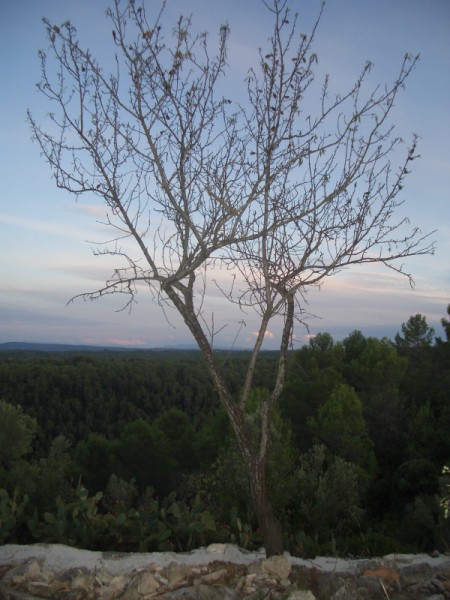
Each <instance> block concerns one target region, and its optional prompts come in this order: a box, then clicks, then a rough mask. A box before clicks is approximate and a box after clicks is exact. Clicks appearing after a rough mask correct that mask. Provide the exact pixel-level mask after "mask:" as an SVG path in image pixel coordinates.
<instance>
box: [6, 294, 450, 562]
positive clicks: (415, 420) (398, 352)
mask: <svg viewBox="0 0 450 600" xmlns="http://www.w3.org/2000/svg"><path fill="white" fill-rule="evenodd" d="M448 311H449V314H450V306H449V309H448ZM442 324H443V326H444V330H445V335H446V339H445V340H443V339H440V338H435V337H434V332H433V330H432V329H431V328H430V327H428V325H427V323H426V320H425V318H424V317H422V316H421V315H416V316H414V317H411V318H410V319H409V320H408V321H407V322H406V323H404V324H403V326H402V329H401V332H400V333H399V334H398V335H397V336H396V339H395V342H391V341H389V340H387V339H382V340H379V339H376V338H366V337H364V336H363V335H362V334H361V332H359V331H354V332H353V333H351V334H350V335H349V336H348V337H347V338H345V339H344V340H343V342H335V341H334V340H333V338H332V337H331V336H330V335H329V334H327V333H323V334H319V335H318V336H316V337H315V338H314V339H312V340H311V341H310V343H309V345H308V346H305V347H303V348H301V349H300V350H298V351H295V352H293V353H292V355H291V357H290V362H289V372H288V378H287V384H286V387H285V390H284V394H283V397H282V399H281V402H280V408H279V411H278V413H277V414H276V415H275V418H274V422H273V436H274V443H273V445H272V452H271V459H270V464H269V480H270V486H271V495H272V500H273V503H274V506H275V507H276V510H277V514H278V515H280V516H281V519H282V524H283V530H284V535H285V544H286V548H287V549H288V550H290V551H291V552H292V553H294V554H297V555H301V556H310V555H314V554H316V553H327V554H330V553H334V554H353V555H358V556H361V555H372V554H383V553H387V552H394V551H411V552H416V551H431V550H434V549H436V548H437V549H440V550H448V546H449V540H450V536H449V533H450V530H449V527H448V521H447V520H446V518H445V516H446V510H447V512H448V500H447V501H446V499H445V498H446V484H447V483H448V481H446V477H448V469H446V466H447V465H448V464H449V462H450V461H449V458H450V405H449V402H448V399H449V397H448V390H449V389H450V323H449V321H448V320H447V319H443V320H442ZM247 358H248V355H247V353H246V352H232V353H223V355H222V356H221V360H222V362H223V364H224V366H225V369H226V373H227V377H228V380H229V381H230V385H231V386H232V388H234V389H235V390H238V389H239V387H240V385H241V383H242V376H243V373H244V372H245V368H246V361H247ZM275 369H276V354H271V353H265V354H263V356H262V358H261V360H260V364H259V367H258V373H257V376H256V384H257V387H256V388H255V389H254V391H253V392H252V398H251V402H250V403H249V407H248V409H247V418H248V421H249V423H250V425H251V427H252V431H253V435H255V436H258V435H259V432H258V426H257V423H258V419H257V415H258V410H259V407H260V402H261V398H263V397H264V390H265V388H266V387H270V385H271V382H272V379H273V377H274V373H275ZM0 398H2V401H1V402H0V488H1V489H0V543H6V542H19V543H31V542H34V541H48V542H61V543H66V544H71V545H76V546H80V547H84V548H90V549H105V550H106V549H114V550H126V551H153V550H176V551H182V550H189V549H192V548H194V547H197V546H199V545H204V544H207V543H210V542H213V541H222V542H234V543H238V544H240V545H241V546H243V547H247V548H255V547H258V546H259V545H260V544H261V537H260V535H259V532H258V530H257V527H256V521H255V515H254V514H253V512H252V509H251V503H250V502H249V497H248V490H247V481H246V476H245V473H244V471H243V469H242V467H241V466H240V460H239V453H238V450H237V447H236V445H235V442H234V438H233V435H232V434H231V431H230V429H229V426H228V422H227V417H226V415H225V414H224V411H223V409H222V408H221V406H220V404H219V402H218V399H217V397H216V395H215V393H214V390H213V388H212V385H211V384H210V382H209V378H208V374H207V371H206V369H205V367H204V365H203V362H202V360H201V357H200V354H199V353H196V352H178V353H176V352H173V353H172V352H132V353H112V352H103V353H101V352H100V353H87V352H84V353H55V354H45V353H26V352H20V353H6V352H5V353H3V354H1V355H0ZM443 470H444V473H443ZM445 471H446V472H445ZM442 499H443V500H442ZM441 504H442V506H441Z"/></svg>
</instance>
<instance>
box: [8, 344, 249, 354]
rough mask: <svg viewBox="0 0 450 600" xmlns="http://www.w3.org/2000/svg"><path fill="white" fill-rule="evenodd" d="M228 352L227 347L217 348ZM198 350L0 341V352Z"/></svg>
mask: <svg viewBox="0 0 450 600" xmlns="http://www.w3.org/2000/svg"><path fill="white" fill-rule="evenodd" d="M217 350H219V351H224V352H225V351H226V352H230V349H229V348H217ZM2 351H4V352H23V351H25V352H199V349H198V348H197V346H196V345H195V344H178V345H176V344H174V345H173V346H165V347H154V348H143V347H135V346H88V345H83V344H49V343H35V342H4V343H0V352H2ZM234 351H235V352H246V351H247V350H245V349H244V348H235V349H234Z"/></svg>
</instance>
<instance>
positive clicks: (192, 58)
mask: <svg viewBox="0 0 450 600" xmlns="http://www.w3.org/2000/svg"><path fill="white" fill-rule="evenodd" d="M262 1H263V3H264V5H265V8H266V9H267V10H269V11H270V12H271V14H272V17H273V31H272V34H271V37H270V38H269V41H268V47H267V49H266V50H260V53H259V64H258V65H257V66H255V67H254V68H250V69H249V71H248V75H247V77H246V80H245V82H244V85H243V92H244V93H243V94H242V97H245V98H246V99H245V100H242V99H241V100H240V102H235V101H232V100H231V99H229V98H227V97H224V96H223V94H222V93H220V90H221V89H224V88H223V83H222V82H223V78H224V76H225V75H226V74H227V72H228V71H227V68H228V65H227V46H228V41H229V33H230V32H229V28H228V26H227V25H223V26H221V27H220V31H219V36H218V43H217V49H216V51H215V52H214V55H213V56H212V55H211V53H210V51H209V50H208V47H209V46H208V39H207V36H206V34H203V33H201V34H198V35H196V34H194V33H193V31H192V27H191V19H190V18H186V17H180V19H179V20H178V22H177V23H176V26H175V28H174V29H173V30H169V34H168V35H165V34H164V29H163V26H162V24H163V16H164V15H163V10H161V12H160V13H159V14H156V15H151V16H150V15H148V14H147V13H146V10H145V3H144V2H143V1H142V0H114V6H113V7H112V8H111V10H109V11H108V17H109V19H110V21H111V23H112V39H111V43H112V44H113V49H114V52H113V53H112V56H113V57H114V60H113V61H112V65H113V66H112V68H111V69H110V70H109V72H107V71H106V70H103V69H102V68H101V67H100V65H99V63H98V62H97V60H96V59H95V58H94V57H93V56H92V54H91V53H90V51H88V50H84V49H82V48H81V46H80V45H79V42H78V38H77V33H76V30H75V28H74V27H73V25H72V24H71V23H69V22H66V23H64V24H62V25H59V26H58V25H55V24H52V23H50V22H49V21H48V20H45V21H44V22H45V25H46V30H47V34H48V40H49V50H48V51H47V52H41V53H40V58H41V63H42V79H41V82H40V83H39V84H38V85H39V89H40V91H41V92H42V94H44V95H45V96H46V97H47V99H48V101H49V105H50V106H51V112H50V114H49V122H48V124H47V125H46V126H45V128H43V127H41V126H40V125H39V124H38V123H37V121H36V120H35V119H34V118H33V117H32V116H31V114H29V121H30V123H31V127H32V130H33V134H34V137H35V139H36V140H37V141H38V142H39V144H40V147H41V150H42V153H43V155H44V157H45V158H46V160H47V161H48V162H49V163H50V165H51V167H52V169H53V173H54V176H55V179H56V183H57V186H58V187H60V188H62V189H64V190H67V191H69V192H71V193H74V194H75V195H77V196H79V195H81V194H88V195H95V196H98V197H100V198H101V200H102V201H103V202H104V204H105V205H106V214H107V217H106V219H107V224H108V225H109V226H110V227H111V229H112V230H113V231H114V235H113V239H112V240H111V242H110V243H109V244H107V245H105V246H103V247H102V248H101V249H100V250H99V251H98V253H99V254H108V255H111V256H115V257H116V258H117V263H118V266H117V268H116V270H115V271H114V273H113V274H112V277H111V278H110V279H109V280H108V281H106V283H105V285H104V286H103V287H102V288H101V289H97V290H95V291H93V292H89V293H86V294H83V295H82V296H83V297H84V298H90V299H95V298H100V297H102V296H104V295H106V294H113V293H121V294H127V303H132V302H133V301H134V297H135V294H136V292H137V289H138V287H142V286H143V285H145V286H148V288H149V289H150V290H151V292H152V293H153V294H154V297H155V299H157V301H158V302H159V303H160V304H161V306H162V307H163V308H164V307H165V306H167V305H171V306H173V307H175V308H176V309H177V311H179V313H180V314H181V316H182V317H183V319H184V322H185V323H186V325H187V327H188V328H189V330H190V332H191V333H192V335H193V337H194V338H195V340H196V342H197V344H198V346H199V348H200V349H201V351H202V353H203V356H204V358H205V360H206V363H207V366H208V369H209V372H210V375H211V377H212V380H213V383H214V385H215V388H216V390H217V392H218V395H219V397H220V400H221V402H222V404H223V406H224V407H225V409H226V411H227V413H228V416H229V418H230V421H231V425H232V427H233V431H234V434H235V436H236V439H237V442H238V445H239V448H240V451H241V454H242V458H243V461H244V464H245V467H246V470H247V473H248V479H249V488H250V493H251V498H252V502H253V506H254V510H255V513H256V516H257V519H258V522H259V527H260V531H261V533H262V536H263V539H264V542H265V547H266V553H267V555H273V554H277V553H281V552H282V549H283V543H282V532H281V527H280V525H279V522H278V520H277V518H276V516H275V515H274V514H273V510H272V507H271V502H270V499H269V497H268V493H267V485H266V463H267V457H268V452H269V449H270V431H271V428H270V423H271V414H272V411H273V407H274V404H275V403H276V402H277V399H278V398H279V396H280V393H281V390H282V387H283V382H284V379H285V372H286V358H287V353H288V350H289V348H290V342H291V338H292V335H293V331H294V325H295V323H296V319H297V318H301V311H302V307H303V303H304V296H305V294H306V293H307V291H308V289H309V288H310V287H311V286H317V285H318V284H319V283H321V282H322V281H323V280H324V279H325V278H326V277H328V276H330V275H333V274H334V273H336V272H337V271H339V270H340V269H342V268H343V267H348V266H350V265H353V264H362V263H383V264H384V265H386V266H388V267H390V268H391V269H394V270H395V271H398V272H400V273H403V268H402V266H401V261H402V259H403V258H405V257H407V256H411V255H418V254H426V253H430V252H432V251H433V244H432V243H431V242H429V238H428V236H426V235H422V234H421V232H420V231H419V229H418V228H412V227H410V226H409V223H408V221H407V220H406V219H401V218H400V217H398V211H397V209H398V207H399V205H400V204H401V203H402V201H401V200H398V197H399V194H400V191H401V190H402V187H403V182H404V179H405V176H406V175H407V174H408V172H409V171H408V170H409V165H410V162H411V161H412V160H413V159H414V158H416V138H413V140H412V143H411V145H410V146H409V147H406V146H405V147H404V150H403V153H402V145H401V144H402V142H401V140H400V139H399V138H398V137H396V136H395V135H394V128H393V126H392V124H391V123H390V121H389V118H390V115H391V111H392V108H393V106H394V101H395V99H396V96H397V94H398V92H399V91H400V89H401V88H402V87H403V85H404V83H405V80H406V79H407V77H408V76H409V74H410V73H411V70H412V69H413V67H414V65H415V63H416V60H417V59H416V58H411V57H409V56H406V57H405V58H404V60H403V62H402V64H401V65H400V69H399V73H398V77H397V79H396V80H395V81H394V82H393V83H392V84H390V85H387V86H379V87H376V88H375V89H367V88H368V84H367V79H368V74H369V71H370V70H371V64H370V63H367V64H365V66H364V67H363V69H362V71H361V73H360V75H359V76H358V77H357V78H356V81H355V83H354V84H353V85H352V86H351V87H350V89H348V91H347V92H346V93H345V94H343V95H341V96H338V95H334V94H333V93H332V92H331V90H330V85H329V79H328V77H326V78H325V79H324V81H323V85H322V86H321V87H320V88H318V90H319V91H318V92H317V88H316V87H315V86H314V81H315V80H314V71H313V69H314V64H315V62H316V61H317V57H316V55H315V54H314V53H313V51H312V43H313V40H314V34H315V32H316V28H317V26H318V24H319V21H320V14H319V16H318V18H317V21H316V22H315V25H314V27H313V29H312V32H311V34H310V35H308V36H306V35H303V34H299V33H298V27H297V16H296V15H293V14H292V13H290V11H289V6H288V0H267V1H266V0H262ZM163 8H164V7H163ZM221 86H222V87H221ZM311 94H316V95H315V99H314V103H313V104H312V106H314V110H315V113H314V114H309V113H310V111H308V106H310V104H309V97H310V95H311ZM399 157H401V158H399ZM394 162H395V164H393V163H394ZM130 239H131V242H132V243H130ZM219 267H222V268H224V269H225V271H224V272H225V273H227V274H228V275H229V278H230V282H233V283H232V284H231V283H230V286H229V288H226V289H224V290H223V291H224V294H225V296H226V298H227V299H228V300H229V301H230V302H232V303H236V305H237V310H239V309H243V308H244V307H250V308H251V309H254V310H255V311H256V313H257V314H258V315H259V330H258V335H257V338H256V342H255V344H254V347H253V349H252V352H251V355H250V359H249V362H248V368H247V372H246V376H245V380H244V381H243V383H242V388H241V391H240V393H239V396H238V397H233V395H232V393H231V392H230V389H229V386H228V385H227V381H226V379H225V377H224V374H223V371H222V368H221V364H220V363H219V362H218V360H217V357H216V355H215V352H214V348H213V345H212V343H211V339H210V336H209V333H208V328H207V327H206V326H205V322H206V321H205V318H204V314H203V308H202V306H203V305H202V301H203V299H204V295H205V294H206V293H207V292H208V289H209V288H208V286H207V284H208V281H209V273H210V272H212V273H214V269H218V268H219ZM406 276H407V277H410V275H409V274H406ZM274 317H278V318H280V317H281V318H282V322H283V327H282V334H281V342H280V351H279V359H278V371H277V376H276V381H275V383H274V386H273V389H272V390H271V391H270V392H269V393H268V394H267V397H266V398H265V399H264V401H263V402H262V406H261V412H260V435H259V438H258V439H257V440H255V438H254V436H252V435H251V434H250V430H249V427H248V422H247V420H246V405H247V402H248V399H249V394H250V391H251V389H252V385H253V379H254V372H255V366H256V363H257V358H258V354H259V352H260V350H261V346H262V344H263V340H264V337H265V335H266V333H267V331H268V326H269V323H270V322H271V320H272V319H274Z"/></svg>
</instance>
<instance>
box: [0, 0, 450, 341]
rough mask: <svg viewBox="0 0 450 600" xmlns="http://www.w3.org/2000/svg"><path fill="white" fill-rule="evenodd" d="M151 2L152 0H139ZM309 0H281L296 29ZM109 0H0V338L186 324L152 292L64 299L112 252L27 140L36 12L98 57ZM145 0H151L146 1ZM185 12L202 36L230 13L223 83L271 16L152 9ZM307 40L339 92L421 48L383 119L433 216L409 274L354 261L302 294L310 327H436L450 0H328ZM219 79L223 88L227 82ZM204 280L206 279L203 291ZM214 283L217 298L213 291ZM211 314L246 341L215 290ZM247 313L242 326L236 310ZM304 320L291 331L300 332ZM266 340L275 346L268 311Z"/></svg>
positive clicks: (83, 336) (243, 67)
mask: <svg viewBox="0 0 450 600" xmlns="http://www.w3.org/2000/svg"><path fill="white" fill-rule="evenodd" d="M147 4H148V6H149V7H152V6H157V5H159V3H158V2H157V1H156V0H151V1H150V0H147ZM319 4H320V3H319V0H292V2H291V6H292V7H293V8H294V10H298V11H299V14H300V17H299V22H300V27H299V30H300V31H305V32H306V33H309V31H310V25H311V23H312V22H313V19H314V17H315V15H316V14H317V11H318V10H319ZM107 6H108V2H107V0H95V1H92V0H14V1H13V0H0V15H1V19H0V69H1V87H0V119H1V127H0V153H1V154H0V158H1V160H0V180H1V189H0V245H1V246H0V343H1V342H8V341H29V342H53V343H72V344H94V345H115V344H119V345H133V346H137V347H160V346H168V345H176V344H189V343H191V337H190V334H189V332H188V331H187V329H186V327H185V325H184V324H183V323H182V322H180V320H179V319H177V318H176V316H175V315H170V314H169V315H168V316H169V319H170V321H171V323H170V324H169V323H168V322H167V320H166V319H165V317H164V315H163V314H162V312H161V310H160V308H159V307H158V306H156V305H154V303H153V302H152V299H151V298H150V296H148V295H146V294H145V293H142V294H140V295H138V298H137V299H138V304H137V305H136V306H135V308H134V309H133V311H132V312H131V314H128V312H116V310H117V309H119V308H120V307H121V300H120V298H109V299H107V300H99V301H97V302H87V303H84V302H82V301H77V302H75V303H72V304H70V305H67V301H68V300H69V299H70V298H71V297H73V296H75V295H76V294H80V293H82V292H86V291H90V290H92V289H95V288H97V287H100V286H101V285H102V283H103V282H104V280H105V279H107V278H108V277H109V276H110V271H111V268H110V267H111V263H110V262H109V261H105V260H102V259H101V258H96V257H94V256H93V254H92V250H91V249H92V244H90V243H89V241H91V240H94V241H95V240H98V239H101V238H102V235H104V232H103V230H102V226H101V225H100V224H99V223H98V220H99V219H101V215H100V214H99V212H98V204H97V206H94V204H93V202H92V203H91V202H90V201H89V199H87V198H84V199H83V200H82V201H81V202H79V203H78V204H76V203H75V199H74V198H73V197H71V196H70V195H69V194H68V193H67V192H63V191H61V190H57V188H56V186H55V183H54V181H53V180H52V175H51V172H50V168H49V167H48V165H47V164H46V163H45V162H44V160H43V159H42V158H41V157H40V155H39V148H38V146H37V144H36V143H32V141H31V133H30V129H29V126H28V124H27V122H26V111H27V109H28V108H29V109H30V110H31V111H32V113H33V115H34V116H35V117H36V119H37V120H38V121H39V122H44V121H45V114H46V112H47V111H48V110H49V109H48V106H46V103H45V99H44V98H42V97H41V96H40V95H39V94H38V92H37V91H36V87H35V84H36V83H37V81H38V80H39V78H40V72H39V69H40V66H39V61H38V56H37V53H38V50H39V49H41V48H44V49H45V47H46V39H45V29H44V26H43V24H42V21H41V19H42V17H48V18H49V19H50V20H51V21H52V22H54V23H59V24H61V23H63V22H64V21H66V20H70V21H71V22H72V23H73V24H74V25H75V26H76V27H77V30H78V33H79V37H80V39H81V42H82V44H83V45H85V46H88V47H89V48H91V50H92V51H93V53H94V54H96V55H98V56H99V58H100V60H102V58H104V57H106V58H107V57H109V56H110V54H109V52H110V51H112V49H113V46H112V38H111V25H110V24H109V22H108V20H107V19H106V17H105V16H104V13H105V10H106V7H107ZM150 10H151V9H150ZM180 13H183V14H186V13H187V14H191V13H192V15H193V25H194V29H197V27H198V29H199V30H200V31H203V30H208V31H210V32H211V38H212V39H213V38H214V35H215V33H216V32H217V30H218V29H219V27H220V25H221V24H222V23H224V22H225V21H228V23H229V25H230V28H231V39H230V53H229V56H230V63H231V71H230V84H231V86H232V87H233V86H234V85H236V86H239V85H240V82H241V81H242V80H243V78H244V77H245V74H246V72H247V69H248V67H249V66H251V65H255V60H254V57H255V56H256V51H257V48H258V46H264V44H265V42H266V40H267V38H268V37H269V35H270V18H269V15H268V13H267V11H265V10H264V9H263V7H262V4H261V2H260V0H228V1H227V2H223V1H219V0H183V1H182V0H167V11H166V17H165V20H164V22H165V23H168V24H169V26H170V27H172V24H174V23H175V21H176V19H177V16H178V15H179V14H180ZM315 52H316V53H317V55H318V59H319V64H318V71H319V72H320V73H329V74H330V76H331V87H332V89H333V90H335V91H336V92H337V93H338V92H339V91H342V90H343V89H345V88H346V87H347V86H348V85H350V84H351V82H352V81H354V79H355V78H356V77H357V76H358V74H359V72H360V70H361V68H362V67H363V65H364V63H365V61H366V60H371V61H373V62H374V65H375V67H374V70H373V72H372V81H374V82H379V83H382V84H383V83H385V82H386V83H388V82H391V81H392V80H393V79H394V78H395V76H396V74H397V73H398V69H399V67H400V64H401V61H402V58H403V55H404V54H405V53H406V52H409V53H411V54H418V53H420V55H421V59H420V62H419V64H418V66H417V68H416V69H415V71H414V72H413V73H412V75H411V76H410V78H409V81H408V82H407V86H406V90H405V91H403V92H402V93H401V95H400V96H399V98H398V100H397V103H396V107H395V110H394V113H393V114H392V120H393V122H394V123H395V125H396V131H397V134H398V135H401V136H402V137H403V138H404V139H405V140H406V141H409V140H410V139H411V137H412V134H413V133H417V134H418V135H419V138H420V141H419V146H418V153H419V154H420V155H421V158H420V160H417V161H414V163H413V173H412V175H410V176H409V177H408V179H407V180H406V184H405V188H404V190H403V192H402V193H403V195H404V199H405V206H404V207H403V209H402V210H404V214H406V215H407V216H408V217H409V218H410V220H411V222H412V224H413V225H418V226H419V227H420V228H421V229H422V230H423V231H424V232H427V231H431V230H434V229H437V232H436V234H435V236H434V239H435V240H436V244H437V250H436V253H435V255H434V256H426V257H417V258H414V257H412V258H410V259H409V260H408V261H407V263H406V271H408V272H410V273H412V275H413V276H414V279H415V287H414V289H411V287H410V286H409V283H408V280H407V279H406V278H402V277H401V276H399V275H395V274H394V273H393V272H392V271H390V270H388V269H382V268H380V267H375V268H370V267H364V268H355V269H353V270H349V271H345V272H342V273H340V274H339V275H338V276H336V277H332V278H330V279H329V280H327V281H326V282H325V284H324V285H323V286H322V288H321V290H320V291H319V290H317V291H313V292H312V293H311V294H310V295H309V306H307V307H306V309H307V310H308V311H309V312H310V313H312V314H313V315H315V317H310V318H309V320H308V323H309V327H310V334H316V333H318V332H320V331H328V332H330V333H331V334H332V335H333V336H334V337H335V339H337V340H339V339H342V338H343V337H345V335H347V334H348V333H350V332H351V331H352V330H354V329H361V330H362V331H363V333H364V334H365V335H376V336H378V337H381V336H384V335H386V336H389V337H393V335H395V333H396V332H397V331H399V330H400V327H401V324H402V322H404V321H406V320H407V319H408V318H409V316H410V315H413V314H416V313H421V314H423V315H425V316H426V317H427V321H428V323H429V324H430V325H432V326H434V327H435V328H436V333H437V334H440V335H442V330H441V328H440V324H439V321H440V319H441V318H442V317H444V316H446V307H447V304H448V303H450V273H449V256H450V2H449V0H429V1H428V2H423V0H377V2H373V1H372V0H328V2H327V4H326V7H325V12H324V15H323V18H322V21H321V25H320V28H319V31H318V35H317V39H316V44H315ZM233 91H234V90H231V91H230V96H232V95H233ZM212 291H213V290H212ZM216 296H217V297H216ZM212 298H213V300H212V306H213V309H214V315H215V316H214V319H215V322H216V324H225V323H228V325H227V327H226V328H225V329H224V330H223V333H222V335H221V337H220V338H219V339H218V340H217V343H218V345H220V346H229V345H231V343H232V342H233V340H234V339H235V338H236V336H237V339H236V346H237V347H246V346H248V345H249V344H251V342H252V340H254V332H255V330H256V328H257V320H256V319H255V316H254V315H253V314H252V313H247V314H244V315H243V314H241V313H239V311H238V309H237V308H236V307H235V306H230V305H228V303H227V302H226V301H225V300H224V299H222V298H220V297H219V296H218V295H217V294H216V292H214V291H213V296H212ZM241 321H245V326H242V327H240V325H239V322H241ZM306 333H307V332H306V330H304V329H303V328H300V329H298V330H297V332H296V337H297V339H298V340H299V343H301V342H302V341H304V340H305V339H306ZM271 335H272V337H269V338H268V340H267V346H266V347H267V348H270V347H276V344H277V341H278V339H279V323H278V324H277V323H275V324H274V326H273V327H272V329H271Z"/></svg>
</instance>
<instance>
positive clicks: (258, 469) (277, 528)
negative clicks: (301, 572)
mask: <svg viewBox="0 0 450 600" xmlns="http://www.w3.org/2000/svg"><path fill="white" fill-rule="evenodd" d="M248 474H249V480H250V494H251V499H252V503H253V508H254V510H255V513H256V518H257V520H258V526H259V530H260V532H261V537H262V539H263V543H264V547H265V550H266V556H267V558H269V557H270V556H275V555H278V554H283V552H284V545H283V533H282V528H281V523H280V522H279V520H278V519H277V518H276V517H275V515H274V512H273V508H272V503H271V501H270V499H269V496H268V493H267V482H266V474H265V465H264V464H261V461H259V460H257V461H254V462H253V463H252V464H251V465H249V466H248Z"/></svg>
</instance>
